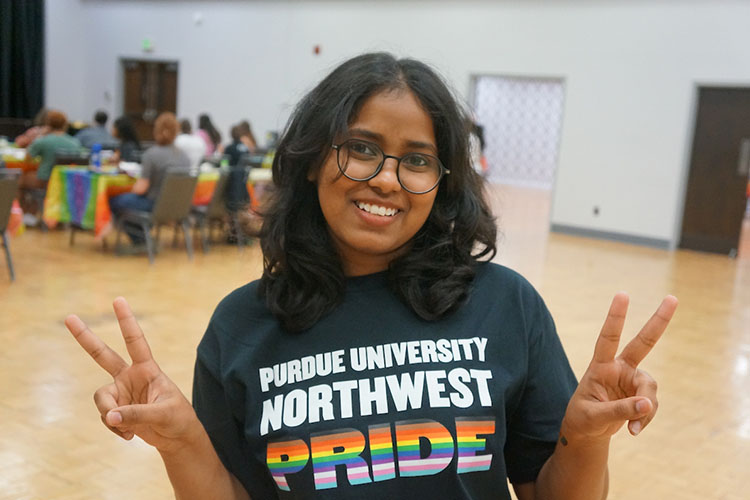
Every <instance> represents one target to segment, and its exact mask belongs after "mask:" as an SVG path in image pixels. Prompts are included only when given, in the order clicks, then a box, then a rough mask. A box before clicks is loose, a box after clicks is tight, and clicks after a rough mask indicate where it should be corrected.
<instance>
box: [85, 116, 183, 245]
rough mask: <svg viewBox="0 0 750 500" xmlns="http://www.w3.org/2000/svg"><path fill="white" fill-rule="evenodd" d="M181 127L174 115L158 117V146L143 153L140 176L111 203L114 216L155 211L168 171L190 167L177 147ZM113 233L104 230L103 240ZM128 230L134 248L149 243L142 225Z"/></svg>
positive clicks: (155, 137)
mask: <svg viewBox="0 0 750 500" xmlns="http://www.w3.org/2000/svg"><path fill="white" fill-rule="evenodd" d="M178 128H179V125H178V123H177V118H175V116H174V114H173V113H169V112H166V113H162V114H160V115H159V116H158V117H157V118H156V121H155V122H154V141H156V146H152V147H150V148H148V149H147V150H146V151H145V152H144V153H143V158H142V159H141V167H142V170H141V177H140V178H139V179H138V180H137V181H136V182H135V184H133V189H132V190H131V192H129V193H124V194H121V195H119V196H115V197H114V198H111V199H110V200H109V207H110V209H111V210H112V215H114V216H115V217H117V216H119V215H120V214H122V213H123V212H125V211H127V210H141V211H144V212H150V211H151V210H152V209H153V208H154V201H155V200H156V196H157V195H158V194H159V190H160V189H161V185H162V183H163V182H164V177H165V176H166V173H167V170H169V169H172V168H183V169H186V170H187V169H188V168H190V160H189V159H188V157H187V155H186V154H185V153H184V152H183V151H182V150H180V149H179V148H177V147H176V146H175V145H174V140H175V137H177V131H178ZM110 231H111V227H106V228H105V229H104V230H102V233H101V234H100V238H102V237H104V236H105V235H106V233H107V232H110ZM125 231H126V232H127V234H128V236H129V237H130V240H131V241H132V242H133V244H134V245H142V244H143V243H144V242H145V241H146V238H145V235H144V234H143V230H142V229H141V227H140V226H137V225H132V224H127V225H126V226H125Z"/></svg>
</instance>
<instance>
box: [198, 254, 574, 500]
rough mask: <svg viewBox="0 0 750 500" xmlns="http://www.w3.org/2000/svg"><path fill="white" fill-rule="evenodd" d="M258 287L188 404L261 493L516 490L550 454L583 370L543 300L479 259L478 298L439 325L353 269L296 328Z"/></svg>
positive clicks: (221, 334) (207, 347)
mask: <svg viewBox="0 0 750 500" xmlns="http://www.w3.org/2000/svg"><path fill="white" fill-rule="evenodd" d="M257 290H258V285H257V282H253V283H250V284H249V285H246V286H244V287H242V288H239V289H237V290H235V291H234V292H233V293H231V294H230V295H229V296H228V297H226V298H225V299H224V300H223V301H222V302H221V303H220V304H219V306H218V307H217V309H216V311H215V313H214V315H213V318H212V319H211V322H210V323H209V326H208V329H207V331H206V334H205V336H204V338H203V340H202V341H201V343H200V346H199V347H198V358H197V361H196V368H195V383H194V388H193V404H194V406H195V409H196V412H197V414H198V417H199V418H200V420H201V421H202V422H203V425H204V426H205V428H206V430H207V432H208V434H209V436H210V437H211V440H212V442H213V444H214V447H215V448H216V450H217V452H218V454H219V456H220V458H221V460H222V461H223V463H224V464H225V466H226V467H227V468H228V469H229V470H230V471H231V472H232V473H233V474H234V475H235V476H236V477H237V478H238V479H239V480H240V481H241V482H242V484H244V485H245V488H246V489H247V491H248V493H249V494H250V496H251V497H252V498H254V499H266V498H281V499H285V498H352V497H354V496H355V495H356V496H357V497H359V498H373V499H382V498H389V497H390V498H410V497H411V498H446V499H469V498H471V499H479V498H492V499H503V498H505V499H510V495H509V492H508V489H507V484H506V477H508V478H510V480H511V481H512V482H514V483H524V482H529V481H533V480H534V479H535V478H536V476H537V474H538V473H539V470H540V469H541V467H542V465H543V464H544V462H545V461H546V460H547V458H548V457H549V456H550V455H551V453H552V452H553V450H554V446H555V443H556V440H557V437H558V433H559V428H560V422H561V420H562V417H563V415H564V413H565V408H566V406H567V403H568V400H569V398H570V396H571V395H572V393H573V391H574V389H575V386H576V380H575V376H574V375H573V372H572V370H571V369H570V365H569V363H568V360H567V358H566V356H565V353H564V351H563V348H562V345H561V344H560V340H559V338H558V336H557V334H556V332H555V326H554V323H553V321H552V318H551V316H550V314H549V312H548V310H547V308H546V306H545V305H544V302H543V301H542V299H541V297H540V296H539V295H538V294H537V293H536V291H535V290H534V289H533V288H532V286H531V285H530V284H529V283H528V282H527V281H526V280H524V279H523V278H522V277H521V276H519V275H518V274H516V273H515V272H513V271H511V270H509V269H507V268H504V267H501V266H498V265H495V264H479V265H478V268H477V277H476V279H475V282H474V284H473V287H472V290H471V293H470V297H469V299H468V301H467V303H466V304H464V305H463V306H462V307H461V308H460V309H459V310H458V311H456V312H455V313H454V314H452V315H450V316H448V317H447V318H444V319H442V320H440V321H436V322H428V321H424V320H422V319H420V318H419V317H418V316H417V315H415V314H414V313H413V312H412V311H411V309H409V308H408V307H407V306H406V305H404V304H403V303H402V302H401V301H400V300H398V298H397V297H396V296H395V295H394V294H393V293H392V292H391V291H390V290H389V289H388V287H387V285H386V276H385V273H379V274H375V275H370V276H363V277H357V278H351V279H349V280H348V281H347V289H346V294H345V298H344V302H343V303H342V304H341V305H340V306H338V307H337V308H336V309H335V310H334V311H333V312H332V313H330V314H329V315H327V316H326V317H324V318H323V319H321V320H320V321H319V322H318V323H316V324H315V325H314V326H313V327H312V328H310V329H309V330H307V331H305V332H302V333H290V332H287V331H285V330H284V329H282V328H281V327H280V326H279V323H278V322H277V321H276V319H275V318H274V317H273V315H272V314H271V313H270V312H269V311H268V309H267V308H266V306H265V304H264V302H263V301H262V300H261V299H259V298H258V293H257Z"/></svg>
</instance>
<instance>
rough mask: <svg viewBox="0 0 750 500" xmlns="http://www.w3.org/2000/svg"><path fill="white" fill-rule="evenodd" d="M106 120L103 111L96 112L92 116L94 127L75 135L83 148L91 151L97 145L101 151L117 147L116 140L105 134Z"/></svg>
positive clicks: (106, 117)
mask: <svg viewBox="0 0 750 500" xmlns="http://www.w3.org/2000/svg"><path fill="white" fill-rule="evenodd" d="M108 118H109V117H108V116H107V113H106V112H105V111H102V110H99V111H97V112H96V114H95V115H94V126H92V127H87V128H85V129H83V130H81V131H80V132H78V133H77V134H76V135H75V137H76V139H78V140H79V141H80V142H81V145H82V146H83V147H84V148H88V149H91V147H92V146H93V145H94V144H97V143H98V144H101V145H102V149H115V148H116V147H117V139H115V138H114V137H112V135H111V134H110V133H109V132H107V127H106V125H107V119H108Z"/></svg>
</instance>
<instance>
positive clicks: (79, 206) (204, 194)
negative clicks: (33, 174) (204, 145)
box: [44, 165, 258, 235]
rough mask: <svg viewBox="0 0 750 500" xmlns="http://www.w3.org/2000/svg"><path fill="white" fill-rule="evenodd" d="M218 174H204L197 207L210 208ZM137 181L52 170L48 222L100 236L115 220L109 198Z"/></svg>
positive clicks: (250, 188) (81, 171) (76, 169)
mask: <svg viewBox="0 0 750 500" xmlns="http://www.w3.org/2000/svg"><path fill="white" fill-rule="evenodd" d="M218 179H219V172H218V171H210V172H201V174H200V175H199V176H198V184H197V185H196V187H195V194H194V195H193V205H207V204H208V203H209V202H210V201H211V197H212V196H213V192H214V189H215V188H216V181H217V180H218ZM133 184H135V179H134V178H133V177H130V176H128V175H125V174H121V173H117V172H116V171H110V172H108V171H103V172H93V171H91V170H89V169H88V168H86V167H67V166H62V165H58V166H56V167H54V168H53V169H52V173H51V174H50V178H49V184H48V185H47V197H46V198H45V200H44V222H45V223H46V224H47V226H48V227H50V228H52V227H55V226H57V224H60V223H72V224H75V225H77V226H79V227H81V228H83V229H93V230H94V234H97V235H98V234H99V233H100V232H101V230H102V229H103V228H104V226H106V225H107V223H108V222H109V221H110V220H111V218H112V213H111V212H110V210H109V199H110V198H111V197H113V196H117V195H118V194H122V193H126V192H128V191H130V189H131V188H132V187H133ZM247 190H248V193H249V194H250V200H251V205H252V208H258V201H257V198H256V196H255V192H254V188H253V184H252V181H249V182H248V184H247Z"/></svg>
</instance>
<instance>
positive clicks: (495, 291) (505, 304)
mask: <svg viewBox="0 0 750 500" xmlns="http://www.w3.org/2000/svg"><path fill="white" fill-rule="evenodd" d="M467 306H468V309H469V310H470V311H473V313H474V314H480V313H481V311H483V310H487V311H493V312H494V314H497V315H498V317H502V318H504V320H506V321H507V320H512V321H511V322H513V323H516V322H520V323H521V324H523V325H530V324H532V323H534V322H536V321H537V320H538V319H539V318H541V317H545V316H546V315H548V314H549V313H548V311H547V306H546V304H545V303H544V300H543V299H542V297H541V295H540V294H539V292H537V290H536V289H535V288H534V286H533V285H532V284H531V283H529V281H528V280H527V279H526V278H524V277H523V276H521V275H520V274H519V273H517V272H516V271H514V270H512V269H509V268H507V267H505V266H501V265H498V264H494V263H480V264H479V266H478V268H477V274H476V277H475V279H474V285H473V286H472V289H471V292H470V298H469V303H468V304H467Z"/></svg>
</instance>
